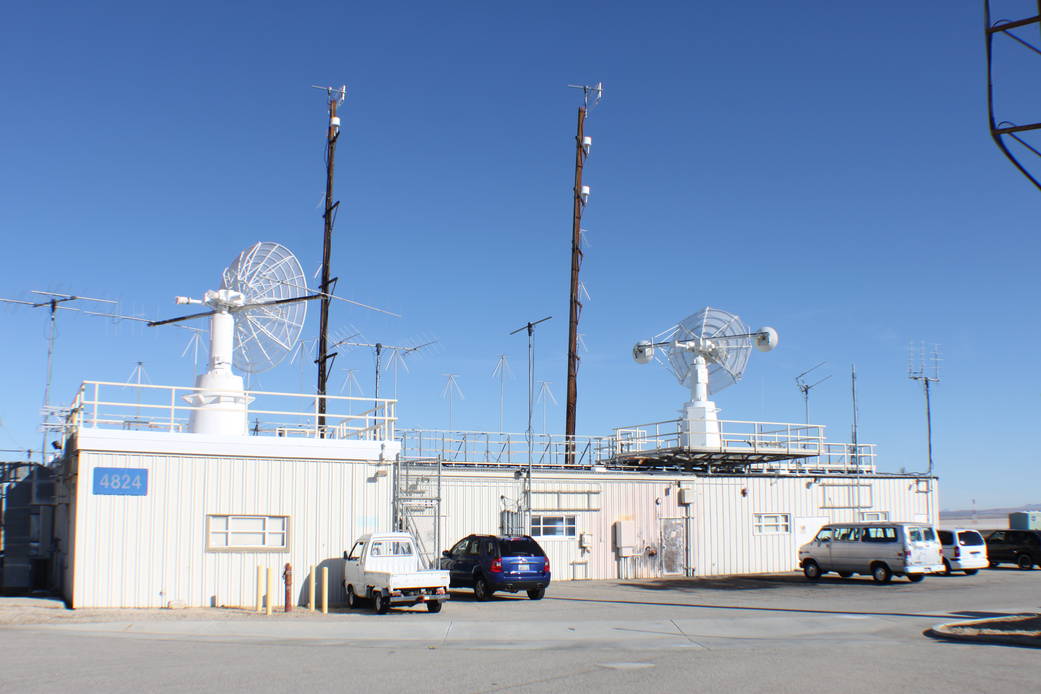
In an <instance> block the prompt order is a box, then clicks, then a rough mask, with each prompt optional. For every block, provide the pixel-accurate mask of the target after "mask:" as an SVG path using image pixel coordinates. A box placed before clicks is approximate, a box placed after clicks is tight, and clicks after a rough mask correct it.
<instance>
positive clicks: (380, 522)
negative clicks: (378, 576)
mask: <svg viewBox="0 0 1041 694" xmlns="http://www.w3.org/2000/svg"><path fill="white" fill-rule="evenodd" d="M397 453H398V444H396V443H395V442H392V441H329V440H320V439H294V438H277V437H240V438H221V437H210V436H205V435H201V434H183V433H166V432H151V431H144V432H142V431H117V430H108V429H82V430H80V431H78V432H77V433H76V434H75V435H74V436H72V437H71V438H70V439H69V440H68V442H67V444H66V454H65V456H64V457H63V458H62V460H61V461H60V462H59V465H58V470H57V472H58V476H59V480H60V482H61V484H60V492H59V494H60V496H59V499H58V501H59V508H60V509H62V513H63V515H62V517H61V519H60V520H59V522H57V523H56V526H57V528H56V531H57V534H58V539H59V545H58V546H59V554H58V558H57V560H58V561H60V562H61V565H62V567H63V571H64V586H63V592H64V597H65V598H66V600H67V601H68V602H69V604H70V605H71V606H72V607H162V606H166V605H168V604H170V603H171V602H173V603H181V604H184V605H189V606H208V605H236V606H240V605H252V604H254V601H255V598H256V590H257V588H256V585H257V584H256V572H257V566H263V567H265V568H266V567H271V568H273V569H275V570H276V574H277V575H278V576H281V573H282V568H283V566H284V565H285V564H286V563H287V562H289V563H291V564H292V565H293V567H295V575H296V577H297V579H296V585H297V586H298V587H299V588H300V590H299V591H298V593H299V594H300V595H303V587H304V586H306V578H307V567H309V566H311V565H316V566H319V567H323V566H324V567H328V568H329V570H330V597H331V599H332V600H333V601H334V602H335V601H340V600H342V599H344V597H345V596H343V595H341V594H340V592H341V591H342V587H341V578H340V574H341V573H342V562H340V561H338V559H339V558H340V556H341V554H342V552H343V550H344V548H346V547H349V546H350V543H351V542H352V541H353V540H354V538H355V537H356V536H358V535H360V534H362V533H366V532H371V531H374V530H378V529H384V528H388V527H389V526H390V514H391V508H390V503H389V499H390V487H389V485H390V479H391V475H390V468H391V466H392V463H393V460H394V459H395V457H396V455H397ZM243 547H248V548H249V549H243ZM279 594H281V593H279Z"/></svg>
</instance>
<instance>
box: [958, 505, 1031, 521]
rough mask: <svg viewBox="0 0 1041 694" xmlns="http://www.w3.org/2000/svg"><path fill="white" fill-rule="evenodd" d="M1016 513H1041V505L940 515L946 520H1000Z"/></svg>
mask: <svg viewBox="0 0 1041 694" xmlns="http://www.w3.org/2000/svg"><path fill="white" fill-rule="evenodd" d="M1016 511H1041V504H1027V505H1026V506H1014V507H1011V508H978V509H976V510H975V511H973V510H972V509H968V510H954V511H951V510H945V509H942V510H941V511H940V515H941V516H943V517H944V518H972V517H973V516H977V517H979V518H998V517H1001V516H1007V515H1008V514H1010V513H1015V512H1016Z"/></svg>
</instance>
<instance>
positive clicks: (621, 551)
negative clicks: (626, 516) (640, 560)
mask: <svg viewBox="0 0 1041 694" xmlns="http://www.w3.org/2000/svg"><path fill="white" fill-rule="evenodd" d="M614 547H615V551H616V552H618V556H619V557H632V556H635V555H636V554H638V552H637V551H636V522H635V521H631V520H620V521H615V524H614Z"/></svg>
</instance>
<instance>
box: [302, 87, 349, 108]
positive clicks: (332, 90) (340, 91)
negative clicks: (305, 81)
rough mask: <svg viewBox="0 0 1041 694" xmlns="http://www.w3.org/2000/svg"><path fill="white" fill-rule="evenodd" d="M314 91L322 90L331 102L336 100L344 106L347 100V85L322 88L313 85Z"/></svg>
mask: <svg viewBox="0 0 1041 694" xmlns="http://www.w3.org/2000/svg"><path fill="white" fill-rule="evenodd" d="M311 88H312V89H321V90H323V91H324V92H325V93H326V95H327V96H328V97H329V101H332V100H333V99H336V103H338V104H342V103H343V102H344V100H345V99H346V98H347V85H346V84H341V85H340V86H339V87H322V86H319V85H317V84H312V85H311Z"/></svg>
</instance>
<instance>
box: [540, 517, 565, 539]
mask: <svg viewBox="0 0 1041 694" xmlns="http://www.w3.org/2000/svg"><path fill="white" fill-rule="evenodd" d="M575 528H576V524H575V516H532V517H531V534H532V537H574V536H575Z"/></svg>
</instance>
